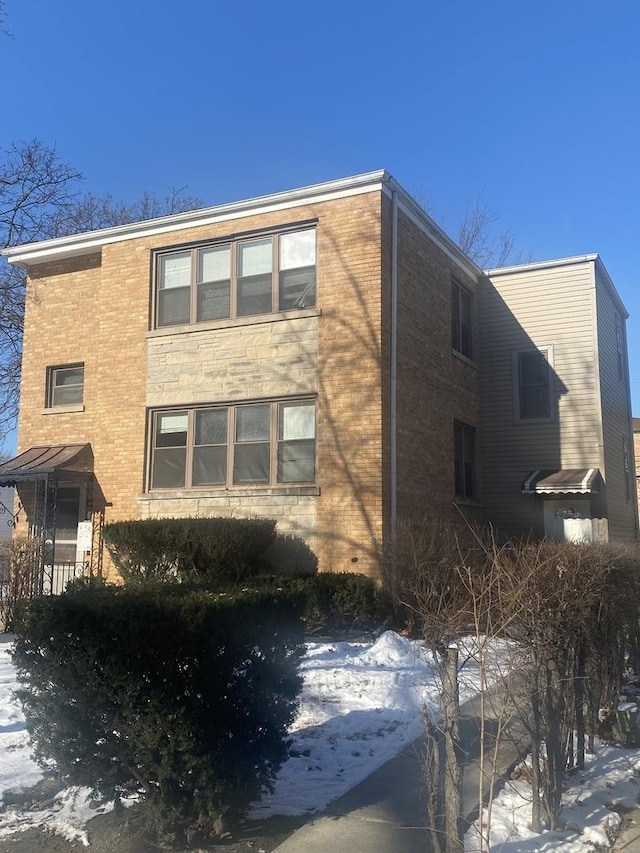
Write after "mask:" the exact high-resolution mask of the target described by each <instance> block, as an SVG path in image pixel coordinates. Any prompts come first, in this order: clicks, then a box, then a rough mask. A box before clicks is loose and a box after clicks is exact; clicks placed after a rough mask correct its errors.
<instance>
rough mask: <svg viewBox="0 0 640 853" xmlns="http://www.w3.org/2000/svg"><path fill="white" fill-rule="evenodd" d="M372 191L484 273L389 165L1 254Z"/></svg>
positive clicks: (54, 250)
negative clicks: (394, 199)
mask: <svg viewBox="0 0 640 853" xmlns="http://www.w3.org/2000/svg"><path fill="white" fill-rule="evenodd" d="M370 192H384V193H385V195H386V196H388V197H389V198H391V196H392V194H393V193H394V192H396V193H397V198H398V204H399V206H400V208H401V209H402V211H403V213H405V214H406V215H407V216H408V217H409V219H411V221H412V222H413V223H414V224H415V225H416V226H417V227H418V228H420V230H421V231H423V232H424V233H425V234H427V235H428V236H429V237H430V239H431V240H433V242H434V243H435V244H436V245H437V246H438V247H439V248H440V249H441V250H442V251H443V252H444V253H445V254H446V255H447V257H448V258H449V259H450V260H451V261H453V263H455V264H456V265H457V266H458V267H459V268H460V269H462V270H463V271H464V272H465V273H466V274H467V275H469V276H470V277H471V278H473V279H474V280H475V279H477V277H478V275H480V274H481V273H482V270H481V269H480V268H479V267H478V266H476V264H474V262H473V261H472V260H470V258H468V257H467V256H466V255H465V254H464V252H463V251H462V250H461V249H460V248H459V246H457V245H456V244H455V243H454V241H453V240H452V239H451V238H450V237H449V236H448V235H447V234H446V233H445V232H444V231H443V230H442V229H441V228H440V227H439V226H438V225H437V224H436V223H435V222H434V221H433V219H431V217H430V216H429V215H428V214H427V213H425V211H424V210H423V209H422V208H421V207H420V205H419V204H418V203H417V202H416V201H415V200H414V199H413V198H412V197H411V196H410V195H409V193H408V192H407V191H406V190H404V189H403V188H402V187H401V186H400V184H399V183H398V182H397V181H396V180H395V179H394V178H393V177H392V176H391V175H390V174H389V173H388V172H386V171H385V170H384V169H379V170H377V171H375V172H365V173H363V174H361V175H354V176H353V177H350V178H341V179H339V180H337V181H328V182H326V183H322V184H312V185H310V186H307V187H300V188H299V189H295V190H287V191H286V192H279V193H273V194H271V195H265V196H257V197H256V198H250V199H246V200H244V201H236V202H231V203H230V204H221V205H216V206H215V207H206V208H200V209H198V210H189V211H187V212H185V213H175V214H172V215H171V216H162V217H160V218H158V219H147V220H144V221H142V222H132V223H130V224H127V225H117V226H115V227H113V228H103V229H101V230H99V231H87V232H85V233H83V234H71V235H69V236H67V237H57V238H54V239H53V240H42V241H40V242H38V243H28V244H25V245H22V246H13V247H11V248H9V249H4V250H2V252H0V254H3V255H4V256H5V257H6V258H7V259H8V260H9V262H10V263H12V264H16V265H17V266H25V267H28V266H30V265H33V264H41V263H45V262H46V261H53V260H60V259H62V258H73V257H77V256H79V255H88V254H92V253H96V252H99V251H100V250H101V249H102V247H103V246H106V245H108V244H110V243H119V242H122V241H124V240H134V239H138V238H141V237H155V236H157V235H159V234H167V233H170V232H175V231H181V230H184V229H186V228H194V227H198V226H201V225H211V224H213V223H217V222H232V221H233V220H235V219H240V218H242V217H245V216H249V215H252V216H255V215H259V214H262V213H270V212H273V211H276V210H287V209H294V208H296V207H301V206H303V205H308V204H313V203H315V202H320V201H331V200H333V199H339V198H347V197H349V196H355V195H361V194H362V193H370Z"/></svg>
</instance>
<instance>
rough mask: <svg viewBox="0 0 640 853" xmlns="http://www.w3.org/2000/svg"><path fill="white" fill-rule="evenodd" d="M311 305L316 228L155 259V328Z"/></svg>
mask: <svg viewBox="0 0 640 853" xmlns="http://www.w3.org/2000/svg"><path fill="white" fill-rule="evenodd" d="M315 304H316V232H315V228H305V229H303V230H299V231H285V232H282V233H280V234H271V235H268V236H264V237H258V238H251V239H242V240H231V241H226V242H225V241H221V242H219V243H215V244H209V245H203V246H194V247H191V248H188V249H181V250H178V251H172V252H166V253H165V252H163V253H159V254H158V255H157V257H156V300H155V326H156V327H164V326H175V325H182V324H186V323H202V322H207V321H214V320H223V319H227V318H230V317H248V316H252V315H256V314H268V313H271V312H277V311H290V310H294V309H297V308H310V307H313V306H314V305H315Z"/></svg>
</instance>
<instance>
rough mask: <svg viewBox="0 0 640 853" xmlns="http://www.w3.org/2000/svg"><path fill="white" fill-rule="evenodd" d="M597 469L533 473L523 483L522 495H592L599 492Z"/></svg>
mask: <svg viewBox="0 0 640 853" xmlns="http://www.w3.org/2000/svg"><path fill="white" fill-rule="evenodd" d="M599 480H600V471H599V470H598V469H597V468H561V469H560V470H559V471H534V472H533V473H532V474H531V475H530V476H529V477H528V478H527V479H526V480H525V482H524V485H523V487H522V491H523V493H524V494H537V495H564V494H574V495H575V494H578V495H593V494H597V493H598V491H599Z"/></svg>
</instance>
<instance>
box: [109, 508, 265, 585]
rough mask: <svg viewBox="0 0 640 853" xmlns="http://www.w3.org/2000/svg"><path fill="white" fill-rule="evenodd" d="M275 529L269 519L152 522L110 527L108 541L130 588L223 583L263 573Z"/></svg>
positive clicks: (113, 524)
mask: <svg viewBox="0 0 640 853" xmlns="http://www.w3.org/2000/svg"><path fill="white" fill-rule="evenodd" d="M275 526H276V523H275V521H273V520H271V519H267V518H250V519H245V518H150V519H145V520H142V521H116V522H112V523H111V524H106V525H105V526H104V531H103V537H104V541H105V543H106V545H107V548H108V549H109V553H110V555H111V558H112V560H113V562H114V564H115V566H116V568H117V569H118V571H119V572H120V574H121V575H122V578H123V580H124V581H125V583H136V582H140V581H144V580H149V579H156V580H171V579H176V578H178V579H181V580H193V579H194V578H199V579H205V580H209V581H216V582H220V581H230V580H240V579H241V578H244V577H248V576H249V575H251V574H252V573H253V572H255V571H256V570H257V569H258V568H259V564H258V558H259V557H260V555H261V554H262V553H263V552H264V551H265V550H266V549H267V548H268V547H269V545H271V543H272V542H273V540H274V538H275Z"/></svg>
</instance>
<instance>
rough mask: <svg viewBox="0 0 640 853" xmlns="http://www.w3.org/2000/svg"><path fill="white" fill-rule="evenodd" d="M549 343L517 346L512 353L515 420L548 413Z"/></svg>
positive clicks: (545, 416)
mask: <svg viewBox="0 0 640 853" xmlns="http://www.w3.org/2000/svg"><path fill="white" fill-rule="evenodd" d="M552 355H553V351H552V348H551V347H542V348H540V349H533V348H532V349H526V350H520V351H519V352H515V353H514V354H513V380H514V398H515V417H516V420H517V421H528V420H550V419H551V417H552V399H553V394H552V389H553V371H552V369H551V368H552V363H551V362H552Z"/></svg>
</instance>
